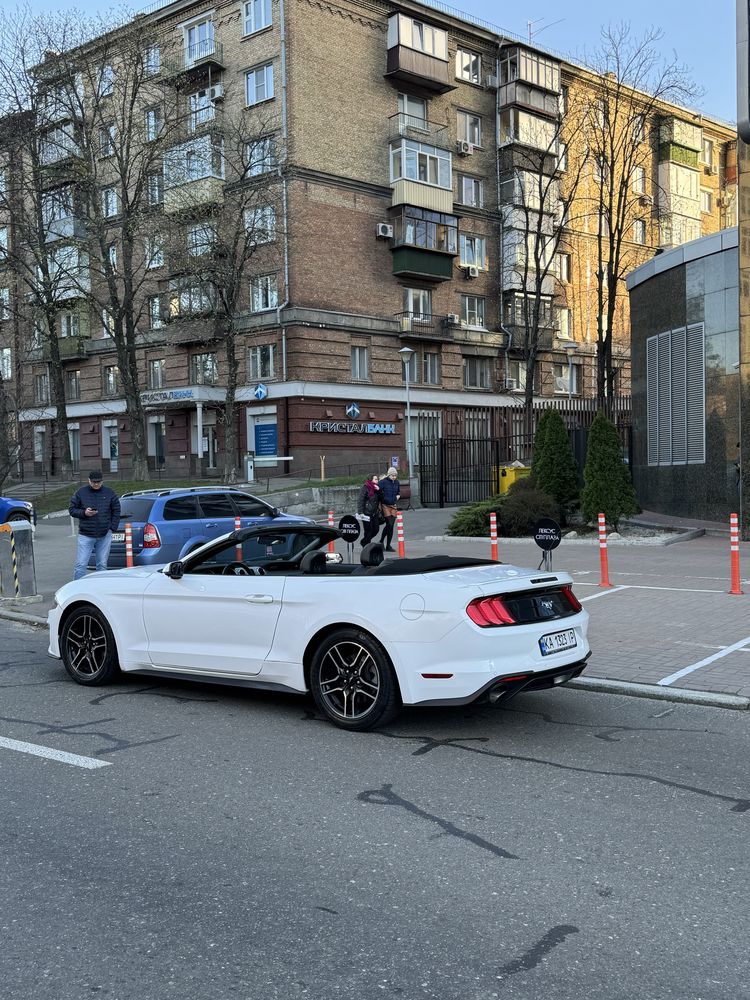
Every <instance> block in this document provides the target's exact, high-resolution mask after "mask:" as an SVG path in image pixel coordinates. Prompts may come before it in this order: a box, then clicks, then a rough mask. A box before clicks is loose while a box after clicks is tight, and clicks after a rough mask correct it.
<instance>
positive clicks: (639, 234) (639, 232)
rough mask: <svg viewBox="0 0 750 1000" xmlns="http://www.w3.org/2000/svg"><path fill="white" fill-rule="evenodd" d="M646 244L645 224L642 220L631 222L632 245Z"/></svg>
mask: <svg viewBox="0 0 750 1000" xmlns="http://www.w3.org/2000/svg"><path fill="white" fill-rule="evenodd" d="M645 242H646V223H645V220H644V219H636V220H635V221H634V222H633V243H641V244H643V243H645Z"/></svg>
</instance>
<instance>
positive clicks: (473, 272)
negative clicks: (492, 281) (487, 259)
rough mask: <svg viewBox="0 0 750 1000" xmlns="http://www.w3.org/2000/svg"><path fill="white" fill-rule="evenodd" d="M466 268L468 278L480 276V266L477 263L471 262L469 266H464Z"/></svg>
mask: <svg viewBox="0 0 750 1000" xmlns="http://www.w3.org/2000/svg"><path fill="white" fill-rule="evenodd" d="M464 270H465V272H466V277H467V278H478V277H479V268H478V267H477V266H476V264H470V265H469V266H468V267H466V268H464Z"/></svg>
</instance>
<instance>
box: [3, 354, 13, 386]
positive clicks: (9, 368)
mask: <svg viewBox="0 0 750 1000" xmlns="http://www.w3.org/2000/svg"><path fill="white" fill-rule="evenodd" d="M12 377H13V363H12V355H11V349H10V348H9V347H2V348H0V380H2V381H3V382H10V380H11V378H12Z"/></svg>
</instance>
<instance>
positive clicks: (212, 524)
mask: <svg viewBox="0 0 750 1000" xmlns="http://www.w3.org/2000/svg"><path fill="white" fill-rule="evenodd" d="M206 527H207V528H215V527H216V521H206Z"/></svg>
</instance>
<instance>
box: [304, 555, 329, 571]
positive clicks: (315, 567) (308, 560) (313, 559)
mask: <svg viewBox="0 0 750 1000" xmlns="http://www.w3.org/2000/svg"><path fill="white" fill-rule="evenodd" d="M299 568H300V569H301V570H302V572H303V573H325V571H326V554H325V552H305V554H304V555H303V556H302V561H301V562H300V564H299Z"/></svg>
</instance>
